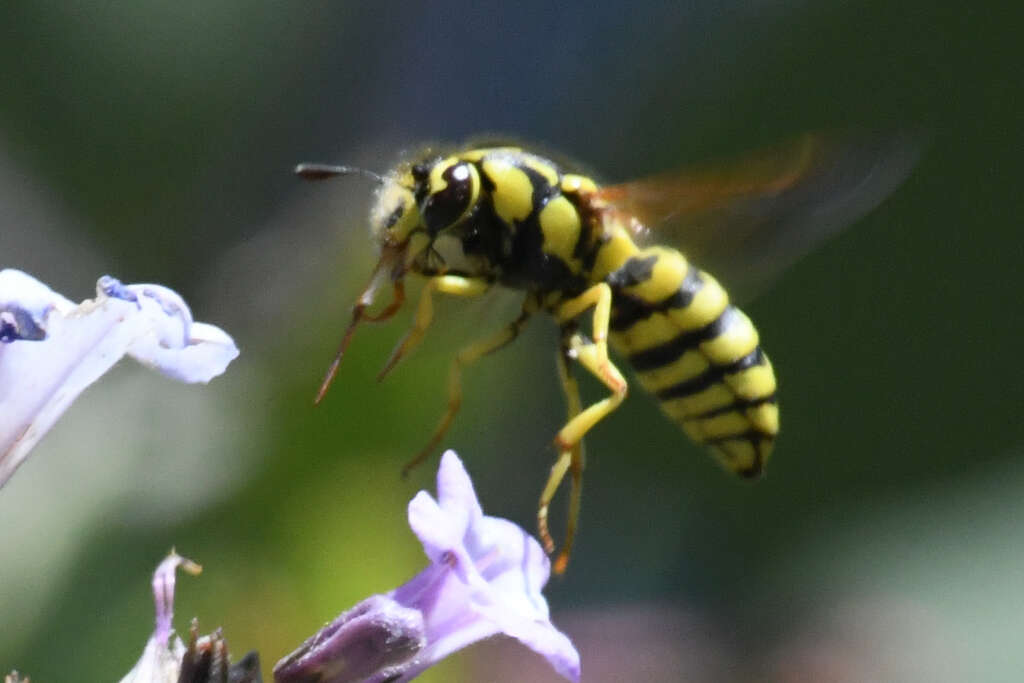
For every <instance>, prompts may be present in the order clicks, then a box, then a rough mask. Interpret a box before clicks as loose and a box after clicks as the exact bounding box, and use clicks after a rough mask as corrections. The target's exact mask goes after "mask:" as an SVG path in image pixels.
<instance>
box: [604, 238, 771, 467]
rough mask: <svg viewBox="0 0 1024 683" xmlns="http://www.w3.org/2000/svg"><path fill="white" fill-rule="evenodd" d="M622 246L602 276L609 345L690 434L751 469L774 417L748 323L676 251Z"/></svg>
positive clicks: (765, 368) (764, 361)
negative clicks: (608, 303) (608, 305)
mask: <svg viewBox="0 0 1024 683" xmlns="http://www.w3.org/2000/svg"><path fill="white" fill-rule="evenodd" d="M631 252H632V254H631V255H629V256H628V257H627V258H625V259H624V260H623V261H622V262H621V264H620V265H619V266H618V268H616V269H615V270H613V271H611V272H610V273H609V274H608V275H607V276H606V277H605V281H606V282H608V284H609V285H610V286H611V287H612V291H613V295H614V298H613V314H612V320H611V325H610V329H611V342H612V344H613V345H614V346H615V347H616V348H617V350H618V351H619V352H620V353H622V354H623V355H625V356H626V357H627V358H628V359H629V361H630V363H631V364H632V365H633V367H634V369H635V370H636V372H637V376H638V379H639V380H640V384H641V385H642V386H643V387H644V388H645V389H646V390H648V391H650V392H651V393H653V394H654V395H655V396H657V397H658V399H659V401H660V402H661V408H662V410H663V411H664V412H665V413H666V414H668V416H669V417H671V418H672V419H674V420H675V421H676V422H678V423H679V424H680V426H681V427H682V429H683V431H685V432H686V434H687V435H688V436H689V437H690V438H691V439H693V440H694V441H696V442H698V443H702V444H707V445H708V446H709V447H710V448H711V450H712V452H713V453H714V455H715V456H716V457H717V458H718V460H719V461H720V462H721V463H722V464H723V465H724V466H725V467H727V468H728V469H730V470H732V471H734V472H736V473H738V474H740V475H741V476H756V475H758V474H760V472H761V470H762V468H763V466H764V463H765V461H766V460H767V458H768V456H769V454H770V452H771V449H772V445H773V443H774V439H775V436H776V434H777V433H778V430H779V419H778V406H777V404H776V400H775V374H774V372H773V370H772V366H771V363H770V362H769V361H768V357H767V356H766V355H765V354H764V352H763V351H762V350H761V347H760V345H759V339H758V334H757V330H756V329H755V328H754V326H753V324H752V323H751V322H750V319H749V318H747V316H746V315H745V314H744V313H743V312H742V311H740V310H739V309H738V308H736V307H735V306H733V305H732V304H731V303H729V297H728V295H727V294H726V293H725V290H724V289H722V287H721V285H719V284H718V282H717V281H716V280H715V279H714V278H713V277H712V276H711V275H709V274H708V273H706V272H704V271H702V270H700V269H699V268H697V267H696V266H694V265H692V264H690V263H689V262H687V260H686V258H685V257H684V256H683V255H682V254H681V253H679V252H678V251H676V250H674V249H670V248H666V247H651V248H648V249H635V248H634V249H633V250H631ZM622 255H625V254H624V253H623V254H622Z"/></svg>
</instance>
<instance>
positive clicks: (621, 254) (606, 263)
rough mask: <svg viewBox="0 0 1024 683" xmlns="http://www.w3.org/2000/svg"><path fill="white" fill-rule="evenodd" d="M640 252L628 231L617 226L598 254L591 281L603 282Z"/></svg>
mask: <svg viewBox="0 0 1024 683" xmlns="http://www.w3.org/2000/svg"><path fill="white" fill-rule="evenodd" d="M639 251H640V249H639V248H638V247H637V246H636V244H635V243H634V242H633V239H632V238H631V237H630V236H629V233H628V232H627V231H626V229H625V228H623V227H622V226H621V225H616V226H615V227H613V228H612V230H611V231H610V234H609V235H608V241H607V242H605V243H604V244H602V245H601V248H600V249H599V250H598V252H597V258H596V259H594V269H593V271H592V276H591V279H592V280H593V281H594V282H599V281H601V280H603V279H604V278H605V277H607V275H608V273H610V272H612V271H613V270H616V269H617V268H618V267H619V266H621V265H622V264H623V263H625V262H626V261H627V260H628V259H629V257H631V256H634V255H636V254H637V253H638V252H639Z"/></svg>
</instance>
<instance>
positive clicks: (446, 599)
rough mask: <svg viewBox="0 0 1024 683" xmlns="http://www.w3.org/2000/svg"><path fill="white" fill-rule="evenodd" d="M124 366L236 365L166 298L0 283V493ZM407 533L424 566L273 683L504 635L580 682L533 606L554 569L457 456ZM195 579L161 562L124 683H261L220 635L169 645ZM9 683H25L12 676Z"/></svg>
mask: <svg viewBox="0 0 1024 683" xmlns="http://www.w3.org/2000/svg"><path fill="white" fill-rule="evenodd" d="M125 355H128V356H131V357H132V358H135V359H136V360H138V361H140V362H141V363H143V364H145V365H148V366H149V367H151V368H153V369H155V370H157V371H159V372H161V373H163V374H164V375H167V376H169V377H171V378H174V379H177V380H180V381H183V382H207V381H209V380H210V379H212V378H214V377H216V376H217V375H219V374H221V373H222V372H224V370H225V369H226V367H227V365H228V364H229V363H230V362H231V361H232V360H233V359H234V358H235V357H236V356H237V355H238V349H237V348H236V347H235V344H234V342H233V341H232V339H231V337H229V336H228V335H227V334H226V333H224V332H223V331H222V330H220V329H219V328H217V327H214V326H212V325H206V324H203V323H196V322H193V320H192V315H191V313H190V311H189V308H188V306H187V305H186V304H185V302H184V301H183V300H182V299H181V297H180V296H178V295H177V294H176V293H175V292H173V291H172V290H170V289H167V288H166V287H162V286H160V285H123V284H121V283H120V282H119V281H117V280H115V279H114V278H111V277H102V278H100V280H99V282H97V285H96V298H95V299H91V300H87V301H83V302H82V303H80V304H77V305H76V304H73V303H72V302H71V301H69V300H68V299H66V298H64V297H63V296H61V295H59V294H56V293H55V292H53V291H52V290H51V289H50V288H49V287H47V286H46V285H44V284H42V283H41V282H39V281H38V280H36V279H34V278H32V277H31V276H29V275H26V274H25V273H22V272H20V271H17V270H10V269H8V270H2V271H0V486H3V484H4V483H6V481H7V480H8V479H9V478H10V477H11V475H12V474H13V473H14V471H15V469H16V468H17V467H18V466H19V465H20V464H21V463H22V462H23V461H24V460H25V458H26V457H27V455H28V453H29V452H30V451H31V449H32V448H33V446H34V445H35V444H36V443H38V442H39V440H40V439H41V438H42V437H43V436H44V435H45V434H46V432H47V430H49V429H50V427H51V426H53V424H54V423H55V422H56V421H57V419H58V418H59V417H60V416H61V414H62V413H63V412H64V411H65V410H67V408H68V407H69V406H70V405H71V403H72V402H73V401H74V400H75V399H76V398H77V397H78V395H79V394H80V393H81V392H82V391H83V390H85V389H86V388H87V387H88V386H89V385H90V384H92V383H93V382H94V381H96V380H97V379H98V378H99V377H100V376H102V375H103V374H104V373H105V372H106V371H107V370H109V369H110V368H111V367H112V366H113V365H114V364H115V363H116V362H117V361H118V360H119V359H121V358H122V357H123V356H125ZM408 515H409V525H410V527H412V530H413V532H414V533H415V534H416V536H417V537H418V538H419V540H420V543H422V545H423V550H424V552H425V553H426V555H427V558H428V560H429V564H428V565H427V567H426V568H425V569H423V570H422V571H421V572H420V573H419V574H417V575H416V576H414V577H413V578H412V579H411V580H410V581H408V582H407V583H406V584H404V585H402V586H400V587H398V588H396V589H395V590H392V591H391V592H389V593H384V594H380V595H374V596H372V597H370V598H367V599H366V600H363V601H362V602H360V603H359V604H358V605H356V606H355V607H353V608H352V609H350V610H347V611H345V612H343V613H342V614H341V615H340V616H338V617H337V618H336V619H334V620H333V621H332V622H330V623H329V624H327V625H326V626H325V627H324V628H322V629H321V630H320V631H319V632H317V633H316V634H315V635H313V636H312V637H311V638H309V639H308V640H307V641H306V642H305V643H303V644H302V645H301V646H300V647H299V648H298V649H297V650H295V652H293V653H292V654H290V655H288V656H287V657H285V658H283V659H282V660H281V661H279V662H278V663H277V666H276V667H275V668H274V679H275V681H277V683H313V682H319V683H344V682H346V681H370V682H376V683H384V682H385V681H388V682H394V681H408V680H411V679H412V678H415V677H416V676H418V675H419V674H420V673H422V672H423V671H424V670H425V669H427V668H428V667H430V666H432V665H433V664H435V663H436V662H438V661H440V660H441V659H443V658H444V657H446V656H448V655H450V654H452V653H453V652H456V651H458V650H460V649H462V648H464V647H466V646H467V645H470V644H472V643H475V642H477V641H480V640H482V639H485V638H489V637H491V636H494V635H498V634H504V635H507V636H511V637H513V638H515V639H517V640H519V641H520V642H522V643H523V644H525V645H526V646H527V647H529V648H530V649H532V650H534V651H535V652H537V653H538V654H540V655H542V656H543V657H544V658H546V659H547V661H548V662H549V663H550V664H551V666H552V667H553V668H554V669H555V670H556V671H557V672H558V673H559V674H561V675H562V676H563V677H565V678H567V679H568V680H571V681H579V678H580V660H579V655H578V653H577V652H576V649H575V648H574V647H573V645H572V643H571V642H570V641H569V639H568V638H567V637H566V636H565V635H564V634H563V633H562V632H561V631H559V630H558V629H557V628H555V626H554V625H553V624H552V623H551V620H550V615H549V613H548V605H547V602H546V601H545V599H544V596H543V595H542V593H541V590H542V589H543V588H544V586H545V584H546V583H547V581H548V577H549V575H550V571H551V566H550V562H549V560H548V557H547V555H546V554H545V553H544V551H543V549H542V548H541V547H540V544H539V543H538V542H537V541H536V540H535V539H534V538H533V537H531V536H530V535H529V534H527V533H526V532H525V531H523V530H522V529H521V528H519V527H518V526H516V525H515V524H514V523H512V522H510V521H508V520H505V519H499V518H497V517H489V516H486V515H484V513H483V510H482V508H481V506H480V502H479V501H478V500H477V497H476V493H475V492H474V490H473V484H472V482H471V481H470V478H469V475H468V474H467V473H466V470H465V469H464V468H463V466H462V462H461V461H460V460H459V458H458V456H457V455H455V453H454V452H452V451H448V452H447V453H445V454H444V456H443V457H442V459H441V466H440V469H439V471H438V475H437V498H436V499H435V498H433V497H432V496H431V495H430V494H428V493H427V492H426V491H421V492H420V493H419V494H417V495H416V497H414V498H413V499H412V501H410V503H409V510H408ZM178 569H183V570H185V571H187V572H189V573H193V574H195V573H198V572H199V571H200V567H199V566H198V565H196V564H195V563H193V562H191V561H189V560H186V559H185V558H182V557H181V556H179V555H177V554H175V553H173V552H172V553H171V555H170V556H168V557H167V558H166V559H165V560H164V561H163V562H162V563H161V564H160V566H159V567H158V568H157V570H156V572H155V573H154V576H153V595H154V600H155V603H156V627H155V629H154V631H153V634H152V636H151V637H150V638H149V640H148V642H147V644H146V647H145V649H144V650H143V654H142V656H141V657H140V659H139V661H138V663H137V664H136V665H135V666H134V667H133V668H132V670H131V671H130V672H129V673H128V674H127V675H126V676H125V677H124V678H122V679H121V683H175V682H178V683H228V682H229V681H231V682H233V683H258V682H259V681H260V680H261V679H260V672H259V663H258V659H257V658H256V656H255V654H251V655H248V656H246V657H244V658H242V659H241V660H239V661H238V662H236V663H235V664H231V663H230V661H229V659H228V653H227V645H226V643H225V641H224V639H223V637H222V636H221V635H220V633H219V631H218V632H215V633H214V634H212V635H210V636H204V637H199V634H198V628H197V626H196V624H195V622H193V625H192V628H191V634H190V639H189V644H188V645H186V644H185V643H184V642H183V641H182V640H181V638H179V637H177V636H176V635H173V630H172V617H173V612H174V587H175V575H176V571H177V570H178ZM9 680H12V681H17V680H24V679H21V678H20V677H17V674H11V677H9Z"/></svg>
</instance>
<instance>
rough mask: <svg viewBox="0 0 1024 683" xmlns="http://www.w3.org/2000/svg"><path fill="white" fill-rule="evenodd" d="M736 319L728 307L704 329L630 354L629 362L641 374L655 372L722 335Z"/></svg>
mask: <svg viewBox="0 0 1024 683" xmlns="http://www.w3.org/2000/svg"><path fill="white" fill-rule="evenodd" d="M738 318H739V311H737V310H736V308H735V307H733V306H732V305H728V306H726V307H725V310H724V311H722V313H721V314H720V315H719V316H718V317H717V318H715V319H714V320H713V321H711V322H710V323H708V324H707V325H705V326H704V327H701V328H698V329H696V330H691V331H689V332H683V333H681V334H679V335H677V336H675V337H673V338H672V339H670V340H668V341H667V342H665V343H663V344H658V345H657V346H652V347H651V348H649V349H644V350H643V351H638V352H636V353H634V354H631V355H630V356H629V362H630V363H631V364H632V365H633V367H634V368H636V369H637V370H639V371H641V372H643V371H645V370H656V369H658V368H660V367H662V366H664V365H668V364H669V363H673V362H675V361H677V360H678V359H679V358H680V357H681V356H682V355H683V354H684V353H686V352H687V351H689V350H691V349H695V348H697V346H698V345H700V344H702V343H703V342H706V341H709V340H711V339H714V338H715V337H717V336H718V335H720V334H722V333H723V332H725V330H727V329H728V328H729V326H730V325H732V324H733V323H734V322H735V321H736V320H737V319H738Z"/></svg>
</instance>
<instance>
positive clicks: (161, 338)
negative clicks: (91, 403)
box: [0, 269, 238, 486]
mask: <svg viewBox="0 0 1024 683" xmlns="http://www.w3.org/2000/svg"><path fill="white" fill-rule="evenodd" d="M0 336H2V341H3V342H4V343H0V486H3V484H4V483H5V482H6V481H7V480H8V479H9V478H10V477H11V475H12V474H13V473H14V470H15V469H17V467H18V465H20V464H21V462H22V461H23V460H24V459H25V457H26V456H27V455H28V453H29V451H31V449H32V448H33V447H34V446H35V444H36V443H37V442H38V441H39V439H41V438H42V437H43V435H44V434H46V432H47V431H48V430H49V429H50V427H52V426H53V424H54V423H55V422H56V421H57V419H58V418H59V417H60V416H61V415H62V414H63V413H64V411H65V410H67V408H68V406H69V405H71V403H72V402H73V401H74V400H75V398H77V397H78V395H79V394H80V393H81V392H82V391H83V390H84V389H85V388H86V387H88V386H89V385H90V384H92V383H93V382H95V381H96V380H97V379H98V378H99V377H100V376H102V375H103V374H104V373H105V372H107V370H109V369H110V368H111V367H112V366H113V365H114V364H115V363H116V362H117V361H118V360H119V359H120V358H121V357H122V356H124V355H125V354H126V353H129V354H131V355H132V356H134V357H136V358H137V359H139V360H140V361H141V362H143V363H145V364H146V365H149V366H150V367H153V368H155V369H157V370H159V371H160V372H162V373H163V374H165V375H168V376H170V377H174V378H176V379H179V380H182V381H185V382H206V381H209V380H210V379H212V378H213V377H215V376H217V375H218V374H220V373H221V372H223V371H224V369H225V368H226V367H227V364H228V363H229V362H230V361H231V360H232V359H234V358H235V357H236V356H237V355H238V349H237V348H236V347H235V345H234V342H232V341H231V338H230V337H229V336H228V335H226V334H225V333H223V332H222V331H220V330H219V329H217V328H215V327H212V326H209V325H202V324H194V323H193V322H192V316H191V313H190V312H189V310H188V306H187V305H185V302H184V301H182V299H181V297H179V296H178V295H177V294H176V293H174V292H173V291H171V290H169V289H167V288H165V287H161V286H159V285H122V284H121V283H120V282H118V281H117V280H115V279H114V278H111V277H103V278H100V280H99V282H97V296H96V298H95V299H93V300H86V301H84V302H82V303H81V304H79V305H78V306H75V305H74V304H72V303H71V302H70V301H68V300H67V299H65V298H64V297H61V296H60V295H58V294H55V293H54V292H53V291H52V290H50V289H49V288H48V287H47V286H46V285H44V284H42V283H41V282H39V281H38V280H35V279H34V278H32V277H31V276H29V275H26V274H25V273H22V272H20V271H16V270H10V269H7V270H3V271H0Z"/></svg>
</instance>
